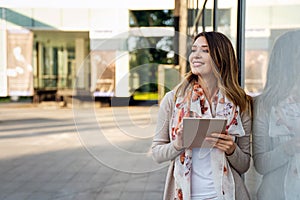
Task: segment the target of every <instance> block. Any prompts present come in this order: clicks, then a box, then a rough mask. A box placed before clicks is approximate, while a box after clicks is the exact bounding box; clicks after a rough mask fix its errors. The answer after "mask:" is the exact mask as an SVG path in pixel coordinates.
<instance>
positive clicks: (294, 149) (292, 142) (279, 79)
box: [253, 30, 300, 200]
mask: <svg viewBox="0 0 300 200" xmlns="http://www.w3.org/2000/svg"><path fill="white" fill-rule="evenodd" d="M299 38H300V30H297V31H290V32H287V33H285V34H283V35H282V36H280V37H279V38H278V39H277V40H276V42H275V44H274V47H273V49H272V53H271V56H270V59H269V66H268V71H267V82H266V85H265V88H264V91H263V93H262V94H261V95H260V96H258V97H257V99H255V104H254V105H255V109H254V121H253V160H254V166H255V169H256V171H257V172H258V173H260V174H261V175H263V176H262V182H261V184H260V187H259V189H258V192H257V198H258V199H259V200H261V199H262V200H264V199H272V200H277V199H285V200H294V199H300V191H299V188H300V90H299V85H300V81H299V74H300V65H299V58H300V40H299Z"/></svg>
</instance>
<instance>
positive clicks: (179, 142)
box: [174, 128, 184, 151]
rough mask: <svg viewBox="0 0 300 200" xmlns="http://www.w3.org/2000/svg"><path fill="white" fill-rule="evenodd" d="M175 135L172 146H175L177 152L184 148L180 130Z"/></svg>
mask: <svg viewBox="0 0 300 200" xmlns="http://www.w3.org/2000/svg"><path fill="white" fill-rule="evenodd" d="M176 133H177V135H176V139H175V144H174V146H175V148H176V150H178V151H179V150H182V149H183V148H184V147H183V144H182V133H183V130H182V128H179V129H178V130H177V132H176Z"/></svg>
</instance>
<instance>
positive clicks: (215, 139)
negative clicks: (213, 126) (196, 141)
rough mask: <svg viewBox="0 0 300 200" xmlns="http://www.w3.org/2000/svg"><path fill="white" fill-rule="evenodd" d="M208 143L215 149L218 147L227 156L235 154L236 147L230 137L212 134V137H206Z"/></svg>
mask: <svg viewBox="0 0 300 200" xmlns="http://www.w3.org/2000/svg"><path fill="white" fill-rule="evenodd" d="M206 141H208V142H210V143H211V144H212V145H213V147H216V148H218V149H220V150H222V151H224V152H226V153H227V154H231V153H233V151H234V150H235V148H236V146H235V143H234V142H233V140H232V137H231V136H230V135H226V134H220V133H212V134H211V135H210V136H208V137H206Z"/></svg>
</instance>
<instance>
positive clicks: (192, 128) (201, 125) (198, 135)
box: [182, 117, 227, 148]
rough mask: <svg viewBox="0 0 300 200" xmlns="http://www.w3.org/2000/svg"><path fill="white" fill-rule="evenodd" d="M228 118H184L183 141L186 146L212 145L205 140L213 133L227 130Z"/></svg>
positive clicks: (206, 146)
mask: <svg viewBox="0 0 300 200" xmlns="http://www.w3.org/2000/svg"><path fill="white" fill-rule="evenodd" d="M226 123H227V119H220V118H190V117H184V118H183V135H182V140H183V141H182V142H183V146H184V147H190V148H201V147H205V148H208V147H210V146H211V145H210V144H209V143H208V142H205V141H204V139H205V137H206V136H209V135H210V134H211V133H223V132H225V130H226Z"/></svg>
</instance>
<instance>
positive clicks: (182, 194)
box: [171, 82, 245, 200]
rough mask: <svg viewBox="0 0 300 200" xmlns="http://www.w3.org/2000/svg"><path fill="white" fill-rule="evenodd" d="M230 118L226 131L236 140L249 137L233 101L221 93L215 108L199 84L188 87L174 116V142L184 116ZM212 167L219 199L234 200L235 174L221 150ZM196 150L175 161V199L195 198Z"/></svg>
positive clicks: (212, 157) (180, 98) (179, 101)
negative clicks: (193, 196) (194, 154)
mask: <svg viewBox="0 0 300 200" xmlns="http://www.w3.org/2000/svg"><path fill="white" fill-rule="evenodd" d="M213 116H215V118H227V126H226V129H227V131H228V134H231V135H232V136H233V137H239V136H243V135H245V131H244V129H243V127H242V122H241V118H240V113H239V107H238V106H235V105H234V104H233V103H232V102H231V101H229V100H228V99H227V98H226V97H225V96H224V95H223V94H221V92H220V90H219V91H218V92H217V94H216V95H215V96H214V98H213V100H212V104H211V106H210V105H209V101H208V100H207V98H206V96H205V94H204V91H203V89H202V88H201V86H200V85H199V84H198V83H197V82H195V83H194V84H192V86H190V87H189V88H187V90H186V92H185V96H182V97H178V98H177V99H176V102H175V109H174V113H173V117H172V122H171V123H172V140H175V139H176V137H177V131H178V129H179V128H180V127H182V123H183V118H184V117H196V118H213ZM211 166H212V172H213V181H214V183H215V189H216V192H217V194H218V199H226V200H234V199H235V186H234V179H233V175H232V172H231V169H230V166H229V163H228V162H227V159H226V157H225V153H224V152H223V151H221V150H218V149H214V151H211ZM191 168H192V149H189V148H187V149H186V150H185V151H184V152H183V153H182V154H180V155H179V156H178V157H177V158H175V166H174V174H173V176H174V178H175V187H176V191H174V192H175V199H176V200H190V199H191V172H192V171H191V170H192V169H191Z"/></svg>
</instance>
